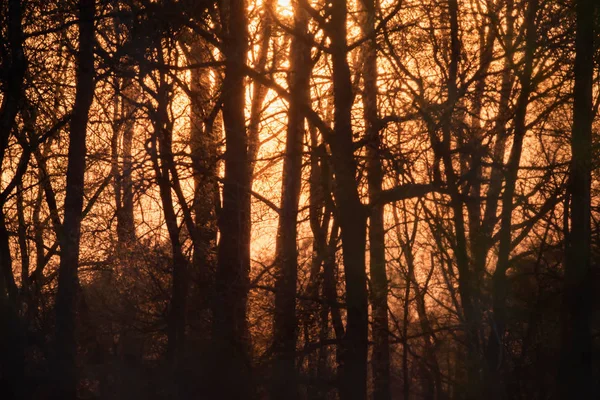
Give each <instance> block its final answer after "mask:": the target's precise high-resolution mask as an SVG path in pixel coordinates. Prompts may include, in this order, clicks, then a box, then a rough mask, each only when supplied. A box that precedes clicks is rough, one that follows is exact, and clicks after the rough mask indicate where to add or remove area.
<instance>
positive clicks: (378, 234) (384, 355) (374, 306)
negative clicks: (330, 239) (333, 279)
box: [362, 0, 392, 400]
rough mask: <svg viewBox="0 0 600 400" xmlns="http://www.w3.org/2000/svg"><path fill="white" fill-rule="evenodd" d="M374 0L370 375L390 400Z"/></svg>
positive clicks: (369, 101) (368, 120)
mask: <svg viewBox="0 0 600 400" xmlns="http://www.w3.org/2000/svg"><path fill="white" fill-rule="evenodd" d="M376 4H377V1H376V0H363V6H364V13H365V15H364V20H363V21H362V31H363V35H364V36H365V37H370V38H371V39H370V40H369V41H367V42H366V43H365V45H364V46H363V49H362V51H363V84H364V90H363V107H364V112H363V118H364V120H365V130H366V140H367V179H368V184H369V187H368V191H369V203H371V204H374V205H373V206H372V208H371V214H370V216H369V257H370V260H369V268H370V275H371V310H372V314H373V317H372V318H373V325H372V328H371V329H372V336H373V355H372V361H371V364H372V370H373V372H372V374H373V375H372V376H373V399H374V400H390V399H391V397H392V395H391V389H390V343H389V331H388V329H389V327H388V304H387V294H388V282H387V272H386V263H385V227H384V223H383V215H384V204H383V203H382V202H377V199H378V198H379V196H380V195H381V190H382V183H383V171H382V167H381V154H380V147H381V138H380V137H379V127H378V125H379V124H378V122H379V116H378V113H377V39H376V36H375V33H376V32H375V11H376Z"/></svg>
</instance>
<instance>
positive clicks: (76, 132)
mask: <svg viewBox="0 0 600 400" xmlns="http://www.w3.org/2000/svg"><path fill="white" fill-rule="evenodd" d="M78 10H79V48H78V51H77V58H76V60H77V74H76V94H75V105H74V107H73V116H72V118H71V127H70V133H69V155H68V157H69V158H68V166H67V189H66V197H65V207H64V208H65V211H64V223H63V227H62V232H61V235H60V236H61V237H60V247H61V257H60V267H59V273H58V294H57V296H56V354H55V356H56V363H57V365H56V369H55V373H56V383H57V387H56V391H55V393H54V396H55V398H56V399H62V400H71V399H75V398H76V397H77V382H78V377H77V375H78V374H77V360H76V356H77V343H76V336H75V327H76V315H75V309H76V303H77V290H78V277H77V269H78V266H79V240H80V230H81V218H82V210H83V195H84V174H85V157H86V143H85V140H86V130H87V125H88V118H89V110H90V107H91V105H92V101H93V99H94V43H95V40H94V14H95V0H80V1H79V3H78Z"/></svg>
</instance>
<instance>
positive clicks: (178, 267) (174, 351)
mask: <svg viewBox="0 0 600 400" xmlns="http://www.w3.org/2000/svg"><path fill="white" fill-rule="evenodd" d="M163 79H164V77H161V82H160V84H159V87H158V89H157V95H158V97H157V104H158V107H157V109H156V112H155V119H154V121H153V124H154V131H155V133H156V138H157V139H158V140H157V142H158V147H157V146H156V141H153V144H152V146H153V148H152V150H151V157H152V163H153V167H154V173H155V175H156V180H157V183H158V188H159V193H160V198H161V203H162V206H163V213H164V215H165V224H166V226H167V231H168V233H169V239H170V241H171V251H172V257H173V273H172V274H173V278H172V286H171V304H170V307H169V315H168V320H167V340H168V342H167V356H168V358H169V359H170V360H171V361H172V362H173V364H174V365H175V370H177V366H178V364H179V363H180V362H181V359H182V357H183V356H184V349H185V325H186V305H187V289H188V279H187V270H188V265H187V259H186V257H185V255H184V254H183V248H182V244H181V240H180V238H179V224H178V221H177V214H176V211H175V205H174V204H175V203H174V199H173V190H172V189H173V183H174V182H175V180H176V177H174V176H172V171H173V169H174V168H173V165H172V164H173V153H172V152H173V149H172V141H173V137H172V136H173V132H172V129H173V124H172V122H171V121H169V115H168V111H167V110H168V103H169V100H170V99H169V96H168V93H167V87H166V82H164V81H163Z"/></svg>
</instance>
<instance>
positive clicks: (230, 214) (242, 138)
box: [213, 0, 253, 400]
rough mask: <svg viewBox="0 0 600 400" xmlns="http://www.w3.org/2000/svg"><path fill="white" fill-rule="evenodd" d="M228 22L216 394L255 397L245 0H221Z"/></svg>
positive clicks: (215, 313)
mask: <svg viewBox="0 0 600 400" xmlns="http://www.w3.org/2000/svg"><path fill="white" fill-rule="evenodd" d="M220 7H221V9H220V12H221V21H222V24H223V35H224V37H223V54H224V56H225V78H224V81H223V121H224V123H225V141H226V151H225V177H224V184H223V208H222V211H221V214H220V216H219V231H220V239H219V244H218V250H217V271H216V276H215V291H216V293H215V294H216V296H215V297H216V298H215V302H214V304H213V307H214V311H213V341H214V346H213V347H214V349H213V350H214V351H215V369H214V379H213V384H214V385H215V389H216V391H215V393H214V394H215V395H217V394H218V396H219V397H220V398H222V399H225V400H235V399H250V398H252V397H253V389H252V380H251V356H250V343H249V342H250V337H249V332H248V321H247V315H246V312H247V302H248V285H249V272H250V183H251V182H250V173H249V166H250V160H249V157H248V137H247V134H246V122H245V114H244V108H245V100H246V92H245V85H244V66H245V64H246V53H247V50H248V31H247V26H248V25H247V18H246V2H245V0H228V1H223V2H221V3H220Z"/></svg>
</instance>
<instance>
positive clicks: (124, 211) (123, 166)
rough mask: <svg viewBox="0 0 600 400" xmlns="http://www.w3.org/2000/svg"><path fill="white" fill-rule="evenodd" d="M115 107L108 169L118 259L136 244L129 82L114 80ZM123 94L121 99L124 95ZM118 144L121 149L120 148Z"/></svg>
mask: <svg viewBox="0 0 600 400" xmlns="http://www.w3.org/2000/svg"><path fill="white" fill-rule="evenodd" d="M115 86H116V87H117V93H115V104H114V108H115V110H114V118H115V122H114V126H113V138H112V143H111V147H112V148H111V153H112V154H111V158H112V159H111V163H112V165H111V169H112V174H113V180H114V181H113V187H114V191H115V203H116V217H117V249H118V252H119V255H120V256H126V252H127V251H129V250H130V249H129V247H130V246H131V245H132V244H133V243H134V242H135V238H136V236H135V225H134V221H135V219H134V215H133V184H132V180H131V174H132V167H133V160H132V154H131V151H132V144H133V131H134V128H135V115H134V114H135V106H133V105H132V104H131V100H130V98H132V99H133V98H135V97H136V93H134V91H133V89H132V86H133V85H132V82H131V79H116V82H115ZM123 95H124V96H123ZM119 142H120V144H121V146H119Z"/></svg>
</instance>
